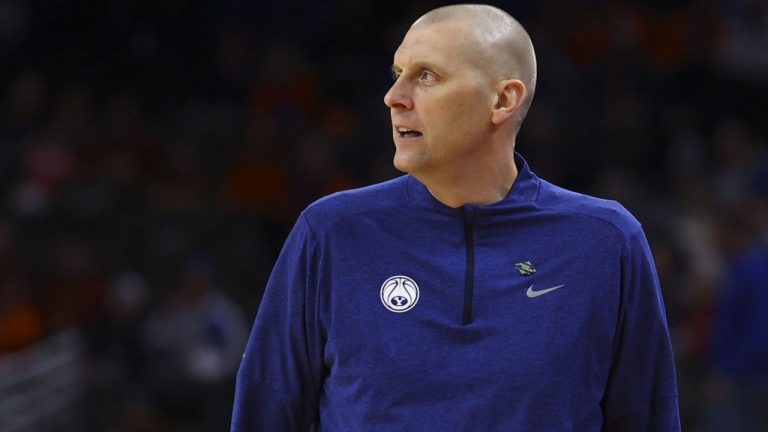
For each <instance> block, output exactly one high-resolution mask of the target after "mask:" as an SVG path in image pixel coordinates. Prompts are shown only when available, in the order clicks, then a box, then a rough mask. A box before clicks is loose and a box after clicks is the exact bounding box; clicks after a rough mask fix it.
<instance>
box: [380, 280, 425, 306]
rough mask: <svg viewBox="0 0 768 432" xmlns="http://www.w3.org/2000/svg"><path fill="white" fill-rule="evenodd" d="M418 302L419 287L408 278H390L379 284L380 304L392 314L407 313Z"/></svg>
mask: <svg viewBox="0 0 768 432" xmlns="http://www.w3.org/2000/svg"><path fill="white" fill-rule="evenodd" d="M418 301H419V286H418V285H416V282H415V281H414V280H413V279H411V278H409V277H408V276H392V277H391V278H389V279H387V280H385V281H384V283H383V284H381V303H383V304H384V307H386V308H387V309H389V310H390V311H392V312H397V313H402V312H408V311H409V310H411V309H413V307H414V306H416V302H418Z"/></svg>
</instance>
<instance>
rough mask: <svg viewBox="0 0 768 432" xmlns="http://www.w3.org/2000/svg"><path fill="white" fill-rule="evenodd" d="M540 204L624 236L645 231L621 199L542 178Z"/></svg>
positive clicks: (538, 201)
mask: <svg viewBox="0 0 768 432" xmlns="http://www.w3.org/2000/svg"><path fill="white" fill-rule="evenodd" d="M537 204H538V205H539V206H540V207H541V208H544V209H549V210H552V211H555V212H557V213H559V214H562V215H564V216H566V217H571V218H573V219H574V221H577V220H581V221H583V222H586V223H589V224H590V225H602V226H604V227H605V228H607V229H610V230H614V231H616V232H618V233H620V234H621V235H622V237H625V238H628V237H634V236H636V235H637V234H639V233H642V226H641V225H640V222H639V221H638V220H637V219H636V218H635V217H634V216H633V215H632V214H631V213H630V212H629V211H628V210H627V209H626V208H624V206H622V205H621V204H619V203H618V202H617V201H613V200H607V199H602V198H597V197H594V196H590V195H586V194H582V193H579V192H574V191H571V190H568V189H565V188H562V187H560V186H556V185H554V184H552V183H549V182H547V181H545V180H541V186H540V190H539V196H538V199H537Z"/></svg>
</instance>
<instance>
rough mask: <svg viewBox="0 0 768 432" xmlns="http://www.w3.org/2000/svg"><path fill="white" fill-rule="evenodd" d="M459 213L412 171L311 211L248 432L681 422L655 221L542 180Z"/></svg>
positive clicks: (282, 286)
mask: <svg viewBox="0 0 768 432" xmlns="http://www.w3.org/2000/svg"><path fill="white" fill-rule="evenodd" d="M517 164H518V167H519V174H518V177H517V179H516V181H515V184H514V186H513V188H512V190H511V192H510V193H509V194H508V196H507V197H506V198H505V199H504V200H502V201H501V202H498V203H495V204H492V205H488V206H472V205H466V206H463V207H462V208H457V209H455V208H449V207H447V206H445V205H443V204H441V203H440V202H438V201H437V200H435V199H434V198H433V197H432V195H431V194H430V193H429V191H428V190H427V189H426V187H425V186H424V185H423V184H421V183H420V182H418V181H417V180H416V179H415V178H413V177H411V176H408V175H406V176H402V177H399V178H396V179H394V180H391V181H388V182H385V183H381V184H377V185H373V186H370V187H366V188H362V189H357V190H352V191H346V192H341V193H338V194H334V195H331V196H329V197H326V198H324V199H321V200H319V201H318V202H316V203H314V204H313V205H311V206H310V207H308V208H307V209H306V210H305V211H304V212H303V213H302V215H301V216H300V217H299V219H298V221H297V222H296V225H295V227H294V229H293V231H292V232H291V234H290V236H289V237H288V240H287V241H286V243H285V246H284V248H283V251H282V253H281V254H280V257H279V259H278V261H277V263H276V265H275V268H274V270H273V273H272V276H271V278H270V280H269V283H268V287H267V290H266V293H265V295H264V298H263V301H262V303H261V306H260V308H259V312H258V314H257V317H256V321H255V324H254V327H253V330H252V333H251V337H250V341H249V343H248V347H247V348H246V352H245V355H244V357H243V360H242V363H241V366H240V370H239V374H238V381H237V390H236V397H235V406H234V412H233V420H232V431H237V432H246V431H248V432H254V431H265V432H266V431H270V432H275V431H307V430H309V428H310V427H311V425H312V424H315V425H316V427H317V428H318V429H319V430H322V431H323V432H362V431H372V432H373V431H387V432H391V431H441V432H450V431H472V432H476V431H505V432H512V431H521V432H522V431H525V432H545V431H558V432H563V431H574V432H593V431H594V432H599V431H607V432H611V431H622V432H628V431H638V432H639V431H643V432H649V431H659V432H660V431H664V432H667V431H678V430H679V428H680V426H679V418H678V408H677V389H676V383H675V372H674V365H673V357H672V350H671V345H670V339H669V334H668V330H667V322H666V318H665V314H664V306H663V301H662V297H661V292H660V289H659V284H658V278H657V276H656V272H655V268H654V264H653V260H652V257H651V253H650V250H649V248H648V244H647V242H646V239H645V236H644V234H643V232H642V229H641V226H640V224H639V223H638V222H637V221H636V220H635V219H634V218H633V217H632V216H631V215H630V214H629V213H628V212H627V211H626V210H625V209H624V208H623V207H621V206H620V205H619V204H617V203H615V202H611V201H605V200H600V199H596V198H592V197H589V196H585V195H581V194H577V193H574V192H570V191H567V190H565V189H562V188H559V187H557V186H554V185H552V184H550V183H548V182H546V181H544V180H541V179H539V178H538V177H537V176H536V175H534V174H533V173H532V172H531V171H530V169H529V168H528V165H527V164H526V162H525V161H524V160H523V159H522V158H521V157H519V156H518V157H517Z"/></svg>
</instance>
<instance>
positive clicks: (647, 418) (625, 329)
mask: <svg viewBox="0 0 768 432" xmlns="http://www.w3.org/2000/svg"><path fill="white" fill-rule="evenodd" d="M624 250H625V252H624V255H623V256H622V260H621V302H620V306H619V316H618V322H617V331H616V335H615V337H614V346H613V360H612V365H611V370H610V376H609V378H608V385H607V389H606V393H605V396H604V399H603V403H602V409H603V415H604V419H605V429H604V430H605V431H606V432H613V431H621V432H631V431H637V432H640V431H642V432H673V431H680V418H679V412H678V403H677V383H676V379H675V366H674V357H673V354H672V346H671V345H672V344H671V341H670V337H669V330H668V327H667V320H666V316H665V313H664V301H663V299H662V295H661V289H660V287H659V279H658V276H657V274H656V268H655V265H654V262H653V257H652V256H651V251H650V248H649V246H648V242H647V240H646V238H645V235H644V234H643V232H642V229H641V228H640V227H638V229H637V230H636V231H635V233H634V234H632V235H630V236H629V238H628V240H627V246H626V247H625V249H624Z"/></svg>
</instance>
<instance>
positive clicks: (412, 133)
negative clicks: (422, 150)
mask: <svg viewBox="0 0 768 432" xmlns="http://www.w3.org/2000/svg"><path fill="white" fill-rule="evenodd" d="M395 130H396V131H397V133H398V134H399V135H400V136H401V137H403V138H415V137H420V136H421V135H422V133H421V132H419V131H418V130H416V129H411V128H408V127H404V126H397V127H395Z"/></svg>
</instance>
